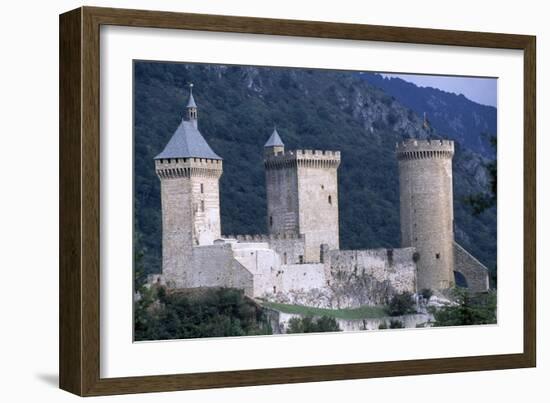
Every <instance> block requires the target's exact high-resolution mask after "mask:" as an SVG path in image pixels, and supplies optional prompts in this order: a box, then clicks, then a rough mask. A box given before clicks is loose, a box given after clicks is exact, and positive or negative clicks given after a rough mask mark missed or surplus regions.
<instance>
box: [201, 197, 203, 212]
mask: <svg viewBox="0 0 550 403" xmlns="http://www.w3.org/2000/svg"><path fill="white" fill-rule="evenodd" d="M201 211H204V200H201Z"/></svg>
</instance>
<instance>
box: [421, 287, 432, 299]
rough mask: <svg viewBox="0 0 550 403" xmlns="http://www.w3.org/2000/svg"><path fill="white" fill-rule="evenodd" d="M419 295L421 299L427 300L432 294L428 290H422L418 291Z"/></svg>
mask: <svg viewBox="0 0 550 403" xmlns="http://www.w3.org/2000/svg"><path fill="white" fill-rule="evenodd" d="M420 295H422V298H424V299H426V300H429V299H430V298H431V297H432V295H434V293H433V291H432V290H430V289H429V288H423V289H422V291H420Z"/></svg>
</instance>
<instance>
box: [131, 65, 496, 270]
mask: <svg viewBox="0 0 550 403" xmlns="http://www.w3.org/2000/svg"><path fill="white" fill-rule="evenodd" d="M373 77H374V78H373ZM401 81H402V80H401ZM190 82H192V83H194V96H195V100H196V102H197V104H198V108H199V109H198V114H199V129H200V131H201V133H202V134H203V136H204V137H205V139H206V140H207V141H208V143H209V144H210V146H211V147H212V149H213V150H214V151H215V152H216V153H217V154H219V155H221V156H222V157H223V158H224V173H223V176H222V178H221V181H220V192H221V196H220V197H221V219H222V233H223V234H254V233H265V232H266V228H265V226H266V220H265V215H266V201H265V179H264V168H263V145H264V143H265V141H266V140H267V138H268V137H269V135H270V134H271V131H272V130H273V126H274V125H276V126H277V130H278V132H279V134H280V135H281V137H282V139H283V141H284V142H285V146H286V147H287V148H288V149H293V148H307V149H326V150H340V151H341V155H342V163H341V165H340V168H339V177H338V181H339V183H338V185H339V209H340V210H339V214H340V247H341V249H359V248H376V247H398V246H399V245H400V234H399V193H398V183H399V182H398V181H399V178H398V170H397V161H396V158H395V143H396V142H397V141H399V140H401V139H403V138H408V137H418V138H427V137H431V138H442V137H448V138H452V139H454V140H455V141H456V146H455V147H456V155H455V158H454V162H453V164H454V203H455V205H454V207H455V237H456V240H457V241H458V242H459V243H460V244H462V245H463V246H464V247H465V248H466V249H467V250H468V251H470V252H471V253H472V254H473V255H474V256H476V257H477V258H478V259H479V260H481V261H482V262H483V263H484V264H486V265H487V266H489V267H490V268H494V266H495V263H496V209H495V208H494V207H493V208H490V209H488V210H486V211H484V212H483V213H481V214H474V212H473V211H472V208H471V206H470V205H469V204H468V202H467V199H468V197H469V196H471V195H472V194H479V193H483V192H486V191H487V189H488V187H489V186H488V184H489V176H488V174H487V168H486V166H487V165H488V164H490V163H491V161H492V160H493V159H494V150H493V151H491V150H490V149H488V148H487V147H485V140H483V141H481V142H480V140H479V139H480V138H481V136H485V137H486V136H489V135H495V134H496V109H494V108H492V109H491V110H488V109H487V108H490V107H486V106H481V105H477V104H475V103H473V102H471V101H468V100H466V101H467V108H466V107H464V108H463V109H460V110H458V109H457V106H456V105H460V104H461V102H462V103H463V102H464V100H463V99H459V98H461V97H459V96H457V95H453V94H448V93H444V92H442V91H433V92H432V93H430V94H429V96H430V97H431V98H433V99H435V100H438V99H439V100H441V101H442V102H435V101H433V99H432V101H431V102H430V105H432V106H431V109H430V110H429V118H430V121H431V122H432V126H431V127H429V128H428V129H426V128H425V127H424V126H423V120H422V118H421V117H420V116H421V113H420V111H419V108H422V107H423V106H422V105H423V104H422V102H420V101H418V102H416V101H415V102H412V101H410V99H413V100H417V98H419V99H421V100H422V99H424V98H422V97H423V95H422V94H420V93H417V94H416V95H415V92H416V91H424V90H426V89H422V88H418V87H416V86H414V85H411V86H410V87H409V86H405V88H406V90H403V89H402V88H401V87H403V86H401V87H399V86H398V85H397V84H395V85H393V86H392V88H387V87H388V85H384V80H383V79H382V80H378V78H377V77H376V75H372V74H371V75H370V76H369V77H366V76H364V75H363V74H357V73H355V72H340V71H327V70H308V69H290V68H272V67H239V66H224V65H201V64H184V63H157V62H145V61H136V62H134V169H135V170H134V212H135V214H134V228H135V231H134V234H135V248H136V250H138V251H140V253H142V254H143V266H144V268H145V270H146V272H148V273H152V272H160V269H161V233H162V232H161V230H162V228H161V208H160V184H159V180H158V178H157V177H156V175H155V171H154V163H153V158H154V156H155V155H157V154H158V153H159V152H160V151H162V149H163V147H164V146H165V144H166V143H167V142H168V140H169V139H170V137H171V135H172V134H173V132H174V131H175V129H176V128H177V126H178V124H179V121H180V120H181V119H182V117H183V115H184V112H185V105H186V102H187V97H188V87H187V85H188V83H190ZM393 87H399V88H401V90H400V91H398V90H396V89H395V88H393ZM403 94H408V95H407V97H408V98H407V97H405V96H404V95H403ZM415 96H416V97H417V98H415ZM402 98H403V99H402ZM462 98H463V97H462ZM451 100H454V101H456V102H457V103H456V104H455V103H453V102H451ZM443 101H444V102H443ZM458 112H460V113H459V114H457V113H458ZM472 113H474V114H475V115H472ZM493 115H494V116H495V119H492V117H491V116H493ZM440 116H443V117H444V116H452V119H453V125H452V127H449V125H444V124H443V123H441V120H443V122H445V119H443V118H441V119H440V118H439V117H440ZM461 119H462V121H461ZM472 119H474V120H475V121H476V122H478V123H479V124H477V125H472V124H470V123H471V121H472ZM461 122H462V123H461ZM468 122H470V123H468ZM453 127H454V129H453ZM461 128H464V130H461Z"/></svg>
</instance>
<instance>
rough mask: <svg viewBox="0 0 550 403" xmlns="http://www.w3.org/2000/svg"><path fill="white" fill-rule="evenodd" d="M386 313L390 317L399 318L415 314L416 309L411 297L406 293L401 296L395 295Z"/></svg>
mask: <svg viewBox="0 0 550 403" xmlns="http://www.w3.org/2000/svg"><path fill="white" fill-rule="evenodd" d="M387 311H388V314H389V315H390V316H401V315H405V314H408V313H415V312H416V309H415V302H414V299H413V295H412V294H411V293H410V292H408V291H405V292H403V293H401V294H395V295H394V296H393V297H392V299H391V301H390V304H389V305H388V309H387Z"/></svg>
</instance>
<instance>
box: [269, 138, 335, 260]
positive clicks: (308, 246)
mask: <svg viewBox="0 0 550 403" xmlns="http://www.w3.org/2000/svg"><path fill="white" fill-rule="evenodd" d="M264 147H265V148H264V150H265V152H264V157H265V158H264V165H265V174H266V192H267V228H268V232H269V234H272V235H283V234H289V233H290V234H294V235H300V236H303V237H304V239H305V250H304V254H305V256H304V257H303V260H304V261H305V262H319V261H320V251H321V245H322V244H327V245H328V246H329V248H330V249H339V234H338V232H339V225H338V174H337V170H338V166H339V165H340V152H339V151H320V150H295V151H285V146H284V144H283V142H282V140H281V137H280V136H279V134H278V133H277V129H275V130H274V131H273V134H272V135H271V137H270V138H269V140H268V141H267V143H266V144H265V146H264Z"/></svg>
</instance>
